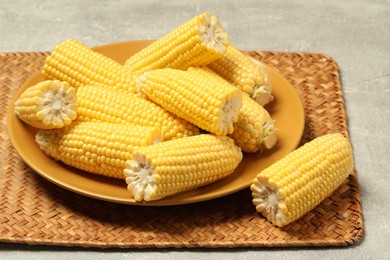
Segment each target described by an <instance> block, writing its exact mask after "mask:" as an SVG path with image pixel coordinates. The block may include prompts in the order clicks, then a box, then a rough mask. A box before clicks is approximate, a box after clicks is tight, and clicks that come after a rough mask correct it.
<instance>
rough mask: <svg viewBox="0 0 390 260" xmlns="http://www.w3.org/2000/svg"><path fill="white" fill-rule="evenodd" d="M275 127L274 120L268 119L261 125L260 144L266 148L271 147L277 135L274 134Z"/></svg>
mask: <svg viewBox="0 0 390 260" xmlns="http://www.w3.org/2000/svg"><path fill="white" fill-rule="evenodd" d="M277 130H278V129H277V128H275V121H274V120H268V121H267V122H266V123H265V124H264V126H263V137H262V141H261V143H262V145H263V146H264V147H265V148H266V149H271V148H272V147H274V146H275V144H276V142H277V140H278V137H277V135H276V132H277Z"/></svg>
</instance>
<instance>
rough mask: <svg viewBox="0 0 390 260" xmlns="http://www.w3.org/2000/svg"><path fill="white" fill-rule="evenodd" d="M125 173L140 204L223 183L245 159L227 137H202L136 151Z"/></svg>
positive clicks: (130, 188)
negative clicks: (211, 184) (215, 183)
mask: <svg viewBox="0 0 390 260" xmlns="http://www.w3.org/2000/svg"><path fill="white" fill-rule="evenodd" d="M133 156H134V159H133V160H129V161H127V163H126V169H125V171H124V173H125V176H126V183H127V184H128V186H127V188H128V189H129V191H130V192H131V193H132V194H133V196H134V199H135V200H136V201H153V200H158V199H162V198H165V197H167V196H170V195H173V194H177V193H180V192H183V191H186V190H190V189H195V188H197V187H200V186H204V185H207V184H209V183H212V182H215V181H217V180H220V179H222V178H224V177H226V176H228V175H230V174H231V173H233V171H234V170H235V169H236V167H237V165H238V164H239V163H240V161H241V160H242V153H241V150H240V148H238V147H237V146H235V145H234V142H233V140H232V139H230V138H229V137H226V136H214V135H210V134H201V135H197V136H191V137H185V138H181V139H175V140H171V141H167V142H162V143H159V144H154V145H150V146H148V147H140V148H137V149H135V150H134V152H133Z"/></svg>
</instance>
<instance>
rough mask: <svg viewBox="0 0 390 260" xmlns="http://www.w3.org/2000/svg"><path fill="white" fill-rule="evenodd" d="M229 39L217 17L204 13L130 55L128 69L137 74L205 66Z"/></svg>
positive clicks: (215, 57)
mask: <svg viewBox="0 0 390 260" xmlns="http://www.w3.org/2000/svg"><path fill="white" fill-rule="evenodd" d="M228 38H229V37H228V34H227V33H226V32H225V31H224V29H223V28H222V25H221V23H220V22H219V20H218V18H217V17H216V16H213V15H211V14H209V13H203V14H201V15H198V16H196V17H194V18H193V19H191V20H189V21H187V22H186V23H184V24H182V25H181V26H179V27H177V28H175V29H174V30H172V31H171V32H169V33H168V34H166V35H165V36H163V37H162V38H161V39H159V40H157V41H155V42H154V43H152V44H151V45H149V46H147V47H146V48H144V49H143V50H141V51H139V52H138V53H136V54H135V55H133V56H131V57H130V58H129V59H128V60H127V61H126V66H127V67H129V68H130V70H131V71H133V72H135V73H143V72H145V71H149V70H154V69H161V68H173V69H187V68H188V67H190V66H194V67H195V66H204V65H207V64H208V63H210V62H211V61H213V60H215V59H217V58H218V57H220V56H221V55H222V53H223V52H224V51H225V48H226V45H227V44H228V42H229V39H228Z"/></svg>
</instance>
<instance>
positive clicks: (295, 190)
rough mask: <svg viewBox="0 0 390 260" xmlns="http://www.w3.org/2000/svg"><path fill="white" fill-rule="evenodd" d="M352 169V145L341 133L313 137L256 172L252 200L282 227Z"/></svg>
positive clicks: (303, 212) (330, 189)
mask: <svg viewBox="0 0 390 260" xmlns="http://www.w3.org/2000/svg"><path fill="white" fill-rule="evenodd" d="M352 169H353V158H352V148H351V145H350V143H349V141H348V140H347V139H346V138H345V137H344V136H343V135H342V134H339V133H336V134H327V135H324V136H321V137H318V138H315V139H314V140H312V141H311V142H308V143H306V144H305V145H303V146H302V147H300V148H298V149H297V150H295V151H293V152H291V153H289V154H288V155H287V156H285V157H284V158H282V159H280V160H279V161H277V162H276V163H274V164H273V165H271V166H270V167H268V168H266V169H265V170H263V171H262V172H261V173H259V174H258V175H257V177H256V178H255V179H254V181H253V184H252V185H251V190H252V196H253V204H254V205H255V206H256V210H257V211H258V212H261V213H262V215H264V217H266V218H267V219H268V221H270V222H272V224H274V225H276V226H279V227H283V226H285V225H287V224H289V223H291V222H293V221H295V220H297V219H298V218H300V217H302V216H303V215H305V214H306V213H308V212H309V211H311V210H312V209H314V208H315V207H316V206H317V205H318V204H320V203H321V202H322V201H323V200H324V199H325V198H326V197H328V196H329V195H331V194H332V193H333V192H334V191H335V190H336V189H337V188H338V187H339V186H340V185H341V184H342V183H343V182H344V181H345V180H346V178H347V177H348V175H349V174H350V173H351V171H352Z"/></svg>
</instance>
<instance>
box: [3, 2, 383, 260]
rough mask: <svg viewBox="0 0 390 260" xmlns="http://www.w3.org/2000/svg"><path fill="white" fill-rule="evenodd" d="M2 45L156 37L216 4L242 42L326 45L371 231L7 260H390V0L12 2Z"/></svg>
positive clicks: (39, 47) (7, 252)
mask: <svg viewBox="0 0 390 260" xmlns="http://www.w3.org/2000/svg"><path fill="white" fill-rule="evenodd" d="M0 6H1V8H0V52H14V51H50V50H52V48H53V47H54V46H55V44H57V43H59V42H61V41H64V40H66V39H68V38H70V37H72V38H75V39H77V40H79V41H81V42H83V43H85V44H86V45H88V46H97V45H102V44H106V43H111V42H119V41H129V40H137V39H156V38H159V37H160V36H162V35H163V34H164V33H165V32H167V31H169V30H170V29H172V28H174V27H175V26H177V25H179V24H181V23H182V22H184V21H186V20H188V19H190V18H192V17H193V16H195V15H196V14H199V13H201V12H204V11H209V12H211V13H214V14H216V15H217V16H218V17H219V18H220V19H221V20H222V22H223V24H224V27H225V29H226V30H227V31H228V32H229V33H230V34H231V40H232V42H233V43H234V44H236V45H237V46H238V47H239V48H240V49H247V50H252V49H253V50H270V51H294V52H295V51H302V52H321V53H326V54H329V55H330V56H332V57H333V58H334V59H335V60H336V61H337V62H338V64H339V66H340V70H341V79H342V86H343V92H344V95H345V101H346V109H347V114H348V119H349V129H350V135H351V139H352V145H353V148H354V157H355V162H356V163H355V164H356V168H357V175H358V179H359V183H360V188H361V195H362V202H363V214H364V225H365V237H364V239H363V240H362V241H361V242H360V243H358V244H357V245H354V246H350V247H345V248H299V249H296V248H293V249H292V248H287V249H280V248H273V249H267V248H262V249H252V248H244V249H233V250H231V249H226V250H224V249H218V250H207V249H205V250H201V249H200V250H187V249H167V250H99V249H79V248H73V249H72V248H59V247H44V246H26V245H14V244H1V243H0V251H1V253H0V254H1V256H0V258H1V259H11V258H12V259H44V258H49V259H52V258H55V259H71V258H76V259H95V260H99V259H117V258H118V259H119V258H126V257H128V258H130V257H132V258H133V257H134V259H138V260H141V259H162V258H169V259H183V258H195V259H210V258H214V259H236V258H238V257H239V258H240V259H262V258H264V259H266V258H269V257H272V258H273V259H313V258H315V257H318V256H320V257H321V258H322V257H323V258H327V259H347V258H349V259H390V249H389V247H390V227H389V226H390V217H389V216H390V203H389V202H388V198H390V189H389V188H388V187H389V185H390V177H389V176H390V174H389V172H390V167H389V166H390V164H389V154H390V149H389V145H390V137H389V136H388V135H387V134H388V131H389V130H390V124H389V122H390V106H389V104H388V102H389V100H390V99H389V97H390V16H389V14H390V1H379V0H375V1H364V0H355V1H352V0H348V1H305V0H298V1H294V2H292V1H287V0H286V1H271V0H270V1H255V0H253V1H249V0H240V1H233V0H230V1H211V0H208V1H178V0H168V1H142V0H136V1H125V0H118V1H93V0H84V1H74V2H72V1H49V0H44V1H6V0H0Z"/></svg>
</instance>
